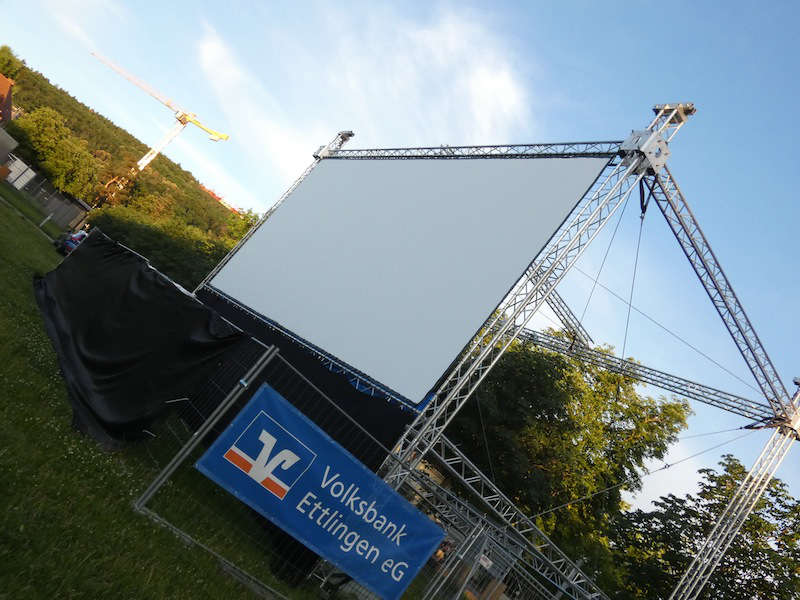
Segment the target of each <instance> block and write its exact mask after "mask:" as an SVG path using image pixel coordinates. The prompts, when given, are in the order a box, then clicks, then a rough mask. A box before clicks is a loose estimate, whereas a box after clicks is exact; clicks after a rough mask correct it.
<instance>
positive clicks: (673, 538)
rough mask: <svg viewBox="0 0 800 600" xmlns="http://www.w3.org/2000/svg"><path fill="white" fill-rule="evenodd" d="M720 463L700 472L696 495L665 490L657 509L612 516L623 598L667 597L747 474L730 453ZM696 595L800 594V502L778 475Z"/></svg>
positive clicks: (768, 598)
mask: <svg viewBox="0 0 800 600" xmlns="http://www.w3.org/2000/svg"><path fill="white" fill-rule="evenodd" d="M719 464H720V465H721V466H722V472H721V473H719V472H717V471H715V470H713V469H702V470H701V471H700V473H701V474H702V476H703V479H702V481H701V483H700V491H699V492H698V493H697V495H692V494H689V495H687V496H686V497H684V498H678V497H676V496H674V495H672V494H670V495H668V496H662V497H661V499H660V500H658V501H656V502H655V503H654V504H655V506H656V508H655V510H653V511H649V512H645V511H642V510H636V511H632V512H629V513H626V514H624V515H623V516H622V517H621V518H619V519H618V520H617V521H616V522H615V524H614V527H613V528H612V531H611V539H612V541H613V545H614V547H615V554H616V555H617V557H618V561H619V563H620V566H621V567H622V568H623V569H625V570H626V571H627V572H628V577H627V581H626V583H625V585H624V591H623V592H622V593H621V594H620V596H619V597H620V598H625V599H628V598H630V599H633V598H637V599H638V598H643V599H644V598H646V599H653V600H655V599H666V598H668V597H669V595H670V593H671V591H672V589H673V588H674V587H675V585H677V583H678V581H679V580H680V577H681V575H682V574H683V573H684V572H685V570H686V569H687V568H688V566H689V564H690V562H691V560H692V558H693V557H694V556H695V555H696V554H697V551H698V550H699V548H700V545H701V544H702V543H703V541H704V540H705V539H706V537H707V536H708V534H709V532H710V531H711V528H712V527H713V526H714V523H716V520H717V518H718V516H719V515H720V514H721V513H722V511H723V510H724V509H725V507H726V506H727V504H728V502H729V501H730V499H731V497H732V496H733V494H734V492H735V491H736V489H737V488H738V486H739V484H740V483H741V482H742V480H743V479H744V477H745V475H746V470H745V468H744V466H743V465H742V464H741V463H740V462H739V461H738V460H736V459H735V458H734V457H733V456H731V455H727V456H724V457H723V459H722V461H721V462H720V463H719ZM700 598H703V599H707V600H712V599H713V600H797V599H798V598H800V501H798V500H796V499H793V498H792V497H791V496H790V495H789V493H788V491H787V489H786V485H785V484H784V483H783V482H782V481H781V480H780V479H777V478H776V479H773V480H772V481H771V482H770V484H769V486H768V487H767V490H766V493H765V494H764V496H763V497H762V498H761V500H760V501H759V502H758V504H757V505H756V507H755V509H754V511H753V512H752V513H751V515H750V517H749V518H748V519H747V521H745V523H744V525H743V526H742V529H741V530H740V532H739V535H737V536H736V538H735V539H734V541H733V543H732V544H731V546H730V548H729V549H728V551H727V552H726V553H725V556H724V557H723V558H722V560H721V562H720V564H719V566H718V567H717V569H716V571H715V572H714V574H713V575H712V576H711V579H710V580H709V582H708V584H707V585H706V587H705V589H704V590H703V592H702V594H701V595H700Z"/></svg>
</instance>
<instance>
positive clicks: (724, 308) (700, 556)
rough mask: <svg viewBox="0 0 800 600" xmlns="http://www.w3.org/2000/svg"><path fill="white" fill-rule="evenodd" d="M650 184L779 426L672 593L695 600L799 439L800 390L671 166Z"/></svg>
mask: <svg viewBox="0 0 800 600" xmlns="http://www.w3.org/2000/svg"><path fill="white" fill-rule="evenodd" d="M648 184H649V188H650V190H651V193H652V197H653V199H654V200H655V202H656V204H657V205H658V207H659V209H660V210H661V212H662V214H663V215H664V218H665V219H666V220H667V223H668V224H669V226H670V229H672V232H673V234H674V235H675V238H676V239H677V240H678V243H679V244H680V246H681V249H682V250H683V252H684V254H685V255H686V257H687V258H688V259H689V263H690V264H691V265H692V268H693V269H694V271H695V273H696V275H697V278H698V279H699V280H700V283H701V284H702V285H703V287H704V289H705V290H706V293H707V294H708V296H709V298H710V299H711V302H712V303H713V304H714V308H716V310H717V313H719V316H720V318H721V319H722V321H723V323H725V327H726V328H727V329H728V332H729V333H730V335H731V338H732V339H733V341H734V343H735V344H736V346H737V348H738V349H739V352H740V354H741V355H742V358H744V360H745V363H746V364H747V367H748V368H749V369H750V372H751V373H752V374H753V377H754V378H755V380H756V382H757V383H758V386H759V388H760V389H761V392H762V393H763V394H764V397H765V398H766V400H767V401H768V402H769V404H770V407H771V409H772V411H773V414H774V417H773V419H772V423H771V425H772V426H773V427H775V428H776V429H775V431H774V433H773V434H772V437H771V438H770V440H769V441H768V442H767V445H766V446H765V447H764V450H763V451H762V453H761V455H760V456H759V457H758V459H757V460H756V462H755V464H754V465H753V467H752V468H751V469H750V471H749V472H748V474H747V477H745V479H744V481H743V482H742V483H741V485H740V486H739V488H738V489H737V490H736V493H735V494H734V496H733V498H732V499H731V501H730V503H729V505H728V506H727V508H726V509H725V511H724V512H723V513H722V514H721V515H720V516H719V518H718V520H717V523H716V525H715V526H714V529H713V530H712V531H711V533H710V534H709V536H708V538H707V539H706V541H705V542H704V544H703V545H702V546H701V548H700V550H699V551H698V553H697V554H696V556H695V558H694V560H693V561H692V563H691V564H690V565H689V568H688V569H687V571H686V573H684V575H683V577H682V578H681V580H680V581H679V582H678V585H677V586H676V588H675V590H673V592H672V594H671V595H670V600H694V599H696V598H697V597H698V596H699V595H700V593H701V592H702V591H703V587H704V586H705V585H706V583H708V580H709V579H710V577H711V575H712V574H713V572H714V569H715V568H716V566H717V565H718V564H719V561H720V560H721V559H722V556H723V555H724V554H725V552H726V551H727V549H728V547H729V546H730V545H731V543H732V542H733V539H734V538H735V537H736V535H737V533H738V532H739V530H740V529H741V527H742V525H743V524H744V522H745V520H746V519H747V517H748V516H749V515H750V513H751V512H752V510H753V508H754V507H755V506H756V504H757V502H758V500H759V499H760V498H761V495H762V494H763V492H764V490H765V489H766V487H767V485H768V484H769V482H770V480H771V479H772V476H773V475H774V474H775V472H776V471H777V469H778V467H779V466H780V464H781V462H782V461H783V459H784V458H785V457H786V454H787V453H788V452H789V449H790V448H791V446H792V442H793V441H794V440H796V439H798V438H800V390H798V392H796V393H795V395H794V397H793V398H791V399H790V398H789V394H788V393H787V391H786V388H785V387H784V385H783V382H782V381H781V379H780V377H779V376H778V373H777V371H776V370H775V367H774V365H773V364H772V361H771V360H770V358H769V355H767V352H766V350H765V349H764V347H763V345H762V344H761V340H760V339H759V337H758V335H757V334H756V332H755V329H754V328H753V325H752V323H751V322H750V319H749V318H748V317H747V315H746V314H745V312H744V308H743V307H742V305H741V303H740V302H739V299H738V297H737V296H736V294H735V292H734V291H733V288H732V287H731V284H730V282H729V281H728V278H727V277H726V275H725V273H724V272H723V270H722V267H721V265H720V264H719V261H718V260H717V257H716V255H715V254H714V252H713V251H712V250H711V246H710V245H709V243H708V240H707V239H706V237H705V234H704V233H703V231H702V229H700V225H699V224H698V222H697V219H696V218H695V216H694V214H693V213H692V211H691V209H690V208H689V205H688V203H687V202H686V198H685V197H684V196H683V193H682V192H681V190H680V188H679V187H678V184H677V183H676V181H675V179H674V178H673V177H672V174H671V173H670V171H669V169H668V168H667V167H666V166H665V167H664V170H663V172H662V173H655V174H653V175H651V176H649V177H648Z"/></svg>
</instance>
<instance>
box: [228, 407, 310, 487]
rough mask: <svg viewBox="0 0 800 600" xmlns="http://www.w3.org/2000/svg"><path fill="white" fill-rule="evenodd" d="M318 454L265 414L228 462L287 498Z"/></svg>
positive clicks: (236, 445) (242, 437)
mask: <svg viewBox="0 0 800 600" xmlns="http://www.w3.org/2000/svg"><path fill="white" fill-rule="evenodd" d="M316 457H317V455H316V454H315V453H314V452H312V451H311V450H310V449H309V448H308V446H306V445H305V444H303V443H302V442H301V441H300V440H298V439H297V438H296V437H294V436H293V435H292V434H291V433H289V432H288V431H287V430H286V429H285V428H284V427H283V426H282V425H281V424H280V423H278V422H277V421H275V419H273V418H272V417H270V416H269V415H268V414H267V413H265V412H263V411H262V412H260V413H259V414H258V416H257V417H256V418H255V419H253V421H252V422H251V423H250V424H249V425H248V426H247V428H246V429H245V430H244V431H243V432H242V433H241V435H240V436H239V437H238V438H237V439H236V442H235V443H234V444H233V445H232V446H231V447H230V448H229V449H228V450H227V452H225V459H226V460H227V461H228V462H230V463H232V464H234V465H236V466H237V467H238V468H239V469H241V470H242V471H244V472H245V473H247V474H248V475H249V476H250V478H252V479H254V480H255V481H257V482H258V483H260V484H261V485H262V486H263V487H264V488H266V489H267V490H269V491H270V492H272V493H273V494H274V495H275V496H277V497H278V498H280V499H283V498H284V497H285V496H286V494H287V493H288V492H289V490H290V489H291V487H292V486H293V485H294V484H295V483H296V482H297V480H298V479H299V478H300V476H301V475H302V474H303V473H305V471H306V469H308V467H310V466H311V463H312V462H314V459H315V458H316Z"/></svg>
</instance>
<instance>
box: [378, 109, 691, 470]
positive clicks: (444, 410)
mask: <svg viewBox="0 0 800 600" xmlns="http://www.w3.org/2000/svg"><path fill="white" fill-rule="evenodd" d="M655 111H656V116H655V118H654V119H653V120H652V121H651V123H650V125H649V126H648V128H647V129H648V130H649V131H650V132H651V134H650V137H649V138H648V139H646V140H644V141H643V142H642V147H647V146H648V145H649V144H650V143H655V142H656V141H662V140H664V139H667V140H668V139H672V137H673V136H674V135H675V133H676V132H677V131H678V130H679V129H680V127H681V126H682V125H683V124H684V123H685V120H686V117H687V115H689V114H692V113H693V112H694V107H693V106H692V105H690V104H678V105H661V106H660V107H657V108H656V109H655ZM646 163H647V159H646V158H645V157H644V156H643V155H642V154H641V153H636V152H629V153H626V154H625V155H624V156H623V160H621V161H616V162H615V161H614V160H611V161H609V163H608V165H607V166H606V168H605V169H604V171H603V172H602V173H601V175H600V177H598V179H597V180H596V181H595V182H594V184H593V185H592V186H591V188H590V189H589V191H588V192H587V194H586V195H585V196H584V198H583V199H582V200H581V202H580V203H579V205H578V208H577V209H576V210H575V211H574V213H573V216H572V217H571V218H570V219H569V220H568V221H567V222H566V223H565V224H564V225H563V226H562V228H561V229H560V230H559V232H558V233H557V234H556V235H555V236H554V237H553V239H552V240H551V241H550V243H548V245H547V246H546V247H545V249H544V250H543V251H542V253H541V254H540V256H541V258H540V259H539V260H538V262H537V263H536V268H531V269H528V271H527V272H526V273H525V274H523V276H522V277H521V279H520V281H519V282H518V284H517V285H516V286H515V288H514V290H513V291H512V292H511V293H510V294H509V295H508V296H507V297H506V299H505V300H504V301H503V302H502V303H501V306H500V307H499V309H498V310H497V311H495V315H494V316H493V317H491V318H490V319H489V321H487V323H486V324H485V326H484V328H483V329H482V331H481V333H479V334H478V335H477V336H476V338H475V339H474V340H473V342H472V343H471V345H470V347H469V348H468V349H467V350H466V351H465V352H464V354H463V355H462V357H461V359H460V360H459V361H458V363H457V364H456V366H455V368H454V369H453V370H452V371H451V372H450V374H449V375H448V376H447V377H446V378H445V379H444V381H443V383H442V384H441V385H440V387H439V388H438V390H437V392H436V394H435V395H434V397H433V399H432V400H431V401H430V402H429V403H428V405H427V406H426V407H425V409H424V410H423V411H422V412H421V413H420V414H419V415H418V417H417V418H416V419H415V420H414V422H413V423H412V425H411V427H410V428H409V429H408V430H407V431H406V433H405V434H404V435H403V437H402V438H401V439H400V441H399V443H398V445H397V446H396V448H395V450H394V455H395V457H396V458H397V459H399V461H392V462H391V463H389V464H390V468H388V469H384V472H385V474H386V479H387V480H392V482H393V483H394V485H399V484H400V483H401V482H402V479H403V477H404V475H405V473H408V472H409V471H411V470H413V469H414V468H416V466H417V465H418V464H419V461H420V460H421V459H422V456H424V454H425V453H426V452H427V451H428V450H429V449H430V448H431V446H432V445H433V444H434V443H435V441H436V440H437V439H438V437H439V436H440V435H441V434H442V433H443V432H444V429H445V427H446V426H447V424H448V423H449V422H450V421H451V420H452V418H453V417H454V416H455V414H456V413H457V412H458V410H459V409H460V408H461V407H462V406H463V404H464V402H465V401H466V400H467V398H469V396H470V395H471V394H472V392H473V391H474V390H475V389H476V388H477V386H478V385H479V384H480V382H481V381H482V380H483V378H484V377H485V376H486V374H487V373H488V372H489V370H490V369H491V368H492V367H493V366H494V364H495V363H496V362H497V360H499V358H500V356H501V355H502V354H503V352H505V350H506V349H507V348H508V347H509V345H510V344H511V343H512V341H513V340H514V338H515V337H516V336H517V334H518V333H519V332H520V331H521V330H522V329H523V328H524V327H525V325H526V324H527V323H528V321H530V319H531V318H532V316H533V314H534V313H535V312H536V310H538V309H539V307H540V306H541V305H542V303H543V302H544V301H545V300H546V298H547V297H548V296H549V295H550V293H551V292H552V290H553V289H554V288H555V286H556V284H557V283H558V282H559V281H560V280H561V279H562V278H563V276H564V274H565V273H566V271H567V270H568V269H569V267H571V266H572V265H573V264H574V263H575V261H576V260H577V259H578V258H579V256H580V255H581V253H582V252H583V250H585V248H586V246H587V245H588V244H589V243H590V242H591V241H592V240H593V239H594V237H595V236H596V235H597V233H598V232H599V231H600V229H601V228H602V226H603V225H604V224H605V223H606V222H607V221H608V219H609V218H610V217H611V216H612V215H613V214H614V213H615V211H616V210H617V209H618V208H619V206H620V205H621V204H622V202H623V201H624V200H625V198H627V196H628V194H629V193H630V192H631V191H632V190H633V189H634V188H635V186H636V184H637V183H638V182H639V181H640V180H641V178H642V177H643V176H644V174H645V172H646V171H645V170H644V169H642V166H643V165H644V164H646Z"/></svg>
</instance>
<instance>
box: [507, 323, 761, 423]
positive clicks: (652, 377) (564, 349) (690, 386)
mask: <svg viewBox="0 0 800 600" xmlns="http://www.w3.org/2000/svg"><path fill="white" fill-rule="evenodd" d="M519 339H521V340H524V341H527V342H531V343H532V344H535V345H536V346H540V347H542V348H546V349H547V350H551V351H553V352H558V353H559V354H563V355H565V356H570V357H572V358H576V359H578V360H580V361H583V362H585V363H588V364H591V365H594V366H596V367H600V368H601V369H605V370H607V371H611V372H612V373H618V374H620V375H624V376H625V377H630V378H631V379H635V380H636V381H641V382H642V383H647V384H650V385H654V386H657V387H659V388H661V389H663V390H667V391H670V392H673V393H675V394H678V395H680V396H684V397H686V398H689V399H691V400H697V401H698V402H703V403H704V404H708V405H710V406H715V407H717V408H721V409H723V410H727V411H728V412H732V413H735V414H737V415H741V416H743V417H746V418H748V419H752V420H754V421H765V422H766V421H771V420H773V419H774V417H775V415H774V413H773V412H772V408H771V407H770V406H769V405H768V404H762V403H759V402H755V401H753V400H748V399H747V398H743V397H742V396H737V395H736V394H731V393H729V392H724V391H722V390H718V389H716V388H713V387H710V386H707V385H703V384H702V383H697V382H695V381H691V380H690V379H684V378H683V377H678V376H677V375H672V374H670V373H666V372H664V371H659V370H658V369H653V368H651V367H647V366H645V365H641V364H638V363H635V362H633V361H630V360H625V359H622V358H619V357H616V356H614V355H613V354H609V353H608V352H603V351H602V350H596V349H594V348H589V347H588V346H583V345H581V344H577V343H571V342H570V341H568V340H564V339H561V338H558V337H555V336H552V335H548V334H546V333H541V332H536V331H530V330H527V329H526V330H525V331H523V332H522V333H521V334H520V335H519Z"/></svg>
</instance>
